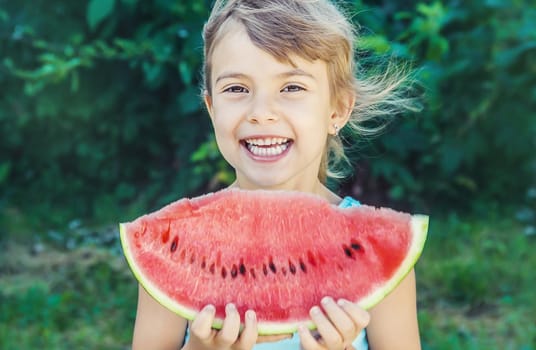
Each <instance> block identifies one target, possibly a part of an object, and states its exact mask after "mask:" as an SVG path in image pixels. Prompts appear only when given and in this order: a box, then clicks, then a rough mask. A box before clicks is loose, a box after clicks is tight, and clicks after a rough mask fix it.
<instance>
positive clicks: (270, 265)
mask: <svg viewBox="0 0 536 350" xmlns="http://www.w3.org/2000/svg"><path fill="white" fill-rule="evenodd" d="M268 267H269V268H270V270H272V272H273V273H276V272H277V269H276V268H275V265H274V262H273V261H272V260H270V262H269V263H268Z"/></svg>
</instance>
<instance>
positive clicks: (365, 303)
mask: <svg viewBox="0 0 536 350" xmlns="http://www.w3.org/2000/svg"><path fill="white" fill-rule="evenodd" d="M428 220H429V218H428V216H425V215H413V216H412V217H411V222H410V225H411V230H412V237H413V240H412V242H411V245H410V249H409V252H408V254H407V256H406V258H405V259H404V261H403V262H402V264H400V267H399V268H398V270H397V271H396V272H395V274H394V275H393V277H391V278H390V279H389V281H388V282H387V283H386V284H384V285H382V286H378V287H377V289H376V291H375V292H373V293H371V294H370V295H369V296H367V297H365V298H363V299H361V300H360V301H359V302H358V305H359V306H360V307H362V308H363V309H370V308H372V307H373V306H374V305H376V304H378V303H379V302H380V301H381V300H382V299H383V298H385V297H386V296H387V295H388V294H389V293H391V292H392V291H393V290H394V289H395V288H396V286H398V284H400V282H401V281H402V280H403V279H404V277H405V276H406V275H407V274H408V273H409V272H410V271H411V269H412V268H413V266H414V265H415V263H416V262H417V260H418V259H419V257H420V255H421V253H422V250H423V248H424V243H425V241H426V236H427V232H428ZM119 232H120V237H121V244H122V246H123V252H124V255H125V257H126V259H127V262H128V264H129V266H130V268H131V270H132V272H133V274H134V276H135V277H136V279H137V280H138V281H139V282H140V283H141V284H142V286H143V287H144V288H145V290H146V291H147V293H149V294H150V295H151V296H152V297H153V298H154V299H155V300H157V301H158V302H159V303H160V304H162V305H163V306H165V307H166V308H168V309H169V310H171V311H173V312H175V313H176V314H178V315H180V316H182V317H184V318H186V319H188V320H193V319H194V318H195V316H196V315H197V313H198V311H196V310H194V309H191V308H188V307H184V306H183V305H181V304H178V303H177V302H176V301H174V300H173V299H171V298H170V297H168V296H167V295H166V294H165V293H162V291H161V290H160V289H159V288H158V287H157V286H155V285H154V284H152V283H150V282H149V281H148V280H147V278H145V277H144V276H143V273H142V272H141V271H140V269H139V267H138V266H137V265H136V264H135V262H134V257H133V256H132V253H131V252H132V250H131V249H130V244H129V240H128V238H127V230H126V227H125V225H124V224H119ZM142 281H143V283H142ZM222 324H223V320H222V319H219V318H218V319H216V320H215V321H214V323H213V327H214V328H216V329H220V328H221V327H222ZM300 324H306V325H307V327H308V328H310V329H314V328H315V327H314V324H313V323H312V322H311V320H310V319H306V320H303V321H300V320H295V321H291V322H286V323H279V322H259V323H258V332H259V334H261V335H269V334H287V333H294V332H296V331H297V329H298V326H299V325H300Z"/></svg>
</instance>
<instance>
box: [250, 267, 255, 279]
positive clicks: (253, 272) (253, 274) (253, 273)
mask: <svg viewBox="0 0 536 350" xmlns="http://www.w3.org/2000/svg"><path fill="white" fill-rule="evenodd" d="M249 274H250V275H251V277H253V278H257V275H256V274H255V270H254V269H253V268H251V269H249Z"/></svg>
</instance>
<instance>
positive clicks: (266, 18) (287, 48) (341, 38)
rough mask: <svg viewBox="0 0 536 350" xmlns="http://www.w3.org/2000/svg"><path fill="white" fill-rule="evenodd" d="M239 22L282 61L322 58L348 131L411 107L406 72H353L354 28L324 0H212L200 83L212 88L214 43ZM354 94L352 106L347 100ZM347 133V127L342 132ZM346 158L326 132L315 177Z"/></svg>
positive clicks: (333, 171)
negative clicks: (366, 74)
mask: <svg viewBox="0 0 536 350" xmlns="http://www.w3.org/2000/svg"><path fill="white" fill-rule="evenodd" d="M231 22H235V23H240V24H242V25H243V26H244V27H245V29H246V31H247V34H248V36H249V38H250V40H251V41H252V42H253V43H254V44H255V45H256V46H258V47H259V48H261V49H263V50H265V51H266V52H268V53H270V54H271V55H273V56H274V57H275V58H276V59H278V60H280V61H282V62H289V63H290V64H293V63H292V61H291V60H290V58H289V57H290V56H291V55H297V56H299V57H302V58H305V59H308V60H311V61H314V60H322V61H324V62H326V63H327V67H328V77H329V80H330V98H331V101H332V103H333V104H334V105H335V106H336V108H337V110H338V111H339V113H344V115H346V114H347V113H350V112H351V115H350V118H349V121H348V123H347V124H346V128H347V129H349V130H347V132H348V133H350V135H370V134H373V133H375V132H377V131H378V130H380V129H381V128H382V124H381V123H380V124H378V123H376V126H374V127H370V125H368V126H367V125H365V124H370V123H367V122H369V121H371V120H373V119H377V118H378V117H385V116H389V115H392V114H394V113H397V112H399V111H401V110H404V109H407V108H411V106H412V99H411V98H408V97H406V96H404V95H405V93H406V89H405V88H404V86H405V82H406V81H407V79H406V78H407V75H406V74H403V73H400V72H401V70H398V69H396V68H395V69H393V67H391V68H389V69H387V70H386V71H385V72H384V73H381V74H377V75H373V76H367V77H362V78H361V77H360V78H359V79H358V78H357V75H358V73H362V72H359V70H358V68H357V65H356V61H355V58H354V54H355V47H354V42H355V40H356V38H357V33H356V29H355V28H354V26H353V25H352V23H351V22H350V21H349V20H348V17H347V16H345V13H344V12H343V11H342V10H341V9H339V8H338V7H337V6H336V5H335V4H334V3H333V2H331V1H329V0H216V2H215V4H214V6H213V9H212V12H211V15H210V17H209V19H208V21H207V23H206V24H205V27H204V30H203V40H204V43H205V50H204V70H203V76H204V78H203V81H204V86H203V89H204V91H206V92H207V93H208V94H209V95H210V94H211V93H212V86H211V82H210V75H211V65H212V62H211V58H212V52H213V50H214V47H215V46H216V45H217V43H218V42H219V40H221V38H222V37H224V36H225V34H226V33H227V32H228V31H229V30H232V28H233V26H232V25H230V24H229V23H231ZM349 96H354V97H355V104H354V106H348V105H346V103H347V101H349V99H348V97H349ZM345 133H346V132H345ZM344 163H348V158H347V157H346V155H345V152H344V147H343V144H342V141H341V139H340V138H339V137H336V136H330V137H328V141H327V144H326V148H325V152H324V156H323V159H322V164H321V166H320V170H319V174H318V176H319V179H320V180H321V181H322V182H326V180H327V178H328V177H332V178H337V177H341V174H342V173H341V171H340V170H338V169H340V167H339V166H340V165H341V164H344Z"/></svg>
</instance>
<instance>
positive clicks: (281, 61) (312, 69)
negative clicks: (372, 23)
mask: <svg viewBox="0 0 536 350" xmlns="http://www.w3.org/2000/svg"><path fill="white" fill-rule="evenodd" d="M210 62H211V67H212V69H211V71H212V72H211V73H212V74H211V79H212V80H213V81H214V79H217V76H218V75H219V74H222V73H223V71H229V70H231V71H240V72H242V71H246V72H247V71H251V72H256V73H258V74H263V73H274V74H280V73H285V72H288V71H294V72H298V71H302V72H306V73H308V74H310V75H315V76H316V75H319V74H324V73H325V72H326V63H325V62H324V61H321V60H314V61H312V60H309V59H307V58H305V57H302V56H300V55H297V54H295V53H289V54H288V55H284V54H281V55H279V56H277V57H276V56H275V55H273V54H272V53H271V50H268V49H265V48H261V47H259V46H258V45H256V44H255V43H254V42H253V41H252V40H251V38H250V37H249V35H248V33H247V31H246V28H245V27H244V26H243V25H241V24H238V23H233V24H232V26H229V27H228V28H225V29H223V30H222V32H221V33H220V34H219V36H218V38H217V41H215V44H214V47H213V49H212V52H211V58H210Z"/></svg>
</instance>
